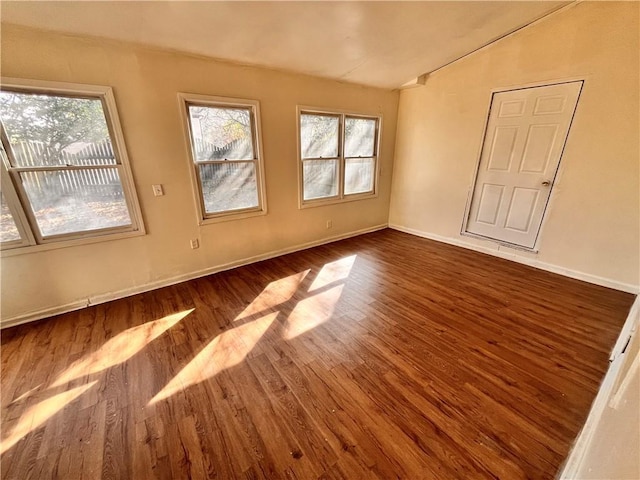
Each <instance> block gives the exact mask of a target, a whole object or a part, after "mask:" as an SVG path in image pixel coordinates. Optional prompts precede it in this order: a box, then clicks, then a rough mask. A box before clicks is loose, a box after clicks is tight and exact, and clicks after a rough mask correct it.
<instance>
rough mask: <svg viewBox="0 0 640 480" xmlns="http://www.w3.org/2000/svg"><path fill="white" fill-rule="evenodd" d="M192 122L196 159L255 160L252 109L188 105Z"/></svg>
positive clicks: (203, 160) (199, 160)
mask: <svg viewBox="0 0 640 480" xmlns="http://www.w3.org/2000/svg"><path fill="white" fill-rule="evenodd" d="M189 121H190V127H191V139H192V142H193V147H194V155H195V161H196V162H206V161H211V160H253V159H254V152H253V139H252V134H251V130H252V127H251V111H250V110H249V109H247V108H226V107H225V108H223V107H209V106H200V105H189Z"/></svg>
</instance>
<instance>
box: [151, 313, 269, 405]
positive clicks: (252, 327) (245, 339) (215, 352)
mask: <svg viewBox="0 0 640 480" xmlns="http://www.w3.org/2000/svg"><path fill="white" fill-rule="evenodd" d="M278 313H279V312H272V313H269V314H267V315H265V316H263V317H260V318H258V319H257V320H253V321H251V322H248V323H245V324H243V325H240V326H238V327H235V328H233V329H231V330H227V331H226V332H223V333H221V334H220V335H218V336H217V337H215V338H214V339H213V340H211V342H209V343H208V344H207V346H206V347H204V348H203V349H202V350H200V352H198V354H197V355H196V356H195V357H194V358H193V359H192V360H191V361H190V362H189V363H188V364H187V365H186V366H185V367H184V368H183V369H182V370H180V372H178V374H177V375H176V376H175V377H173V378H172V379H171V380H170V381H169V383H168V384H167V385H166V386H165V387H164V388H163V389H162V390H161V391H160V392H158V394H157V395H156V396H155V397H153V398H152V399H151V401H150V402H149V405H154V404H155V403H157V402H158V401H160V400H165V399H167V398H169V397H171V396H172V395H174V394H175V393H177V392H179V391H180V390H183V389H186V388H188V387H190V386H191V385H196V384H197V383H200V382H203V381H205V380H207V379H210V378H212V377H214V376H215V375H217V374H218V373H220V372H221V371H223V370H225V369H227V368H231V367H233V366H235V365H238V364H239V363H240V362H242V361H243V360H244V359H245V357H246V356H247V355H248V354H249V352H251V350H253V348H254V347H255V346H256V344H257V343H258V341H259V340H260V338H262V336H263V335H264V334H265V332H266V331H267V329H268V328H269V327H270V326H271V324H272V323H273V321H274V320H275V319H276V317H277V316H278Z"/></svg>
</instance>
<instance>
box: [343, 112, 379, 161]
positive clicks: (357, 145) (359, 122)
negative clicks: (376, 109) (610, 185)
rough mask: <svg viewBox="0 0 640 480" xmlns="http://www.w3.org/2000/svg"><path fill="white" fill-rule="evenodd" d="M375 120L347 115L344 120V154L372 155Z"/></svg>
mask: <svg viewBox="0 0 640 480" xmlns="http://www.w3.org/2000/svg"><path fill="white" fill-rule="evenodd" d="M376 124H377V120H374V119H370V118H354V117H347V118H346V119H345V122H344V156H345V157H371V156H373V155H374V149H375V139H376Z"/></svg>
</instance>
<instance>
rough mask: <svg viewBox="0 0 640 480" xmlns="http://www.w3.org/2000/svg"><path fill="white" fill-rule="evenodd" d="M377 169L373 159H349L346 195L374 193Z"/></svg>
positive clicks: (345, 178)
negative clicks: (374, 178)
mask: <svg viewBox="0 0 640 480" xmlns="http://www.w3.org/2000/svg"><path fill="white" fill-rule="evenodd" d="M375 168H376V164H375V160H374V159H373V158H347V159H346V160H345V170H344V194H345V195H353V194H355V193H364V192H370V191H372V190H373V177H374V174H375Z"/></svg>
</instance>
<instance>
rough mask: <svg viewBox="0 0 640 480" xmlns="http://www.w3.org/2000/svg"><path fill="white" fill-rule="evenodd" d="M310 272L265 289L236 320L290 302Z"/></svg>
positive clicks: (285, 279)
mask: <svg viewBox="0 0 640 480" xmlns="http://www.w3.org/2000/svg"><path fill="white" fill-rule="evenodd" d="M309 271H310V270H305V271H303V272H299V273H296V274H294V275H289V276H288V277H284V278H281V279H279V280H275V281H273V282H271V283H270V284H269V285H267V286H266V287H265V289H264V290H263V291H262V292H261V293H260V295H258V296H257V297H256V298H255V299H254V300H253V301H252V302H251V303H250V304H249V305H248V306H247V308H245V309H244V310H243V311H242V312H241V313H240V314H239V315H238V316H237V317H236V318H235V320H234V322H236V321H238V320H242V319H243V318H247V317H250V316H251V315H256V314H259V313H261V312H264V311H267V310H270V309H273V308H275V307H277V306H278V305H280V304H281V303H284V302H286V301H288V300H289V299H290V298H291V297H292V296H293V294H294V293H296V290H298V287H299V286H300V284H301V283H302V281H303V280H304V278H305V277H306V276H307V274H308V273H309Z"/></svg>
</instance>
